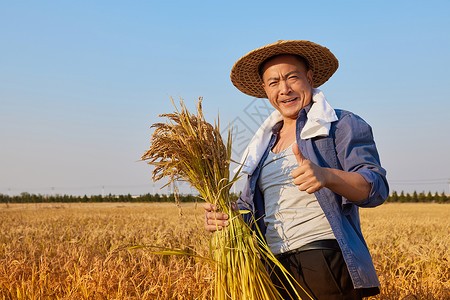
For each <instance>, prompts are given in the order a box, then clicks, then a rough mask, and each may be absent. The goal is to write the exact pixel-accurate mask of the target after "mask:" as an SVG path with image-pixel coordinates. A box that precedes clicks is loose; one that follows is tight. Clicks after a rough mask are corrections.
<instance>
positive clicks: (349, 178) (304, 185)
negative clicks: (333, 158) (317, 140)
mask: <svg viewBox="0 0 450 300" xmlns="http://www.w3.org/2000/svg"><path fill="white" fill-rule="evenodd" d="M292 151H293V152H294V155H295V158H296V159H297V163H298V167H297V168H296V169H294V171H292V173H291V176H292V177H293V178H294V184H295V185H297V186H298V189H299V190H300V191H305V192H307V193H308V194H312V193H314V192H317V191H318V190H320V189H321V188H323V187H326V188H328V189H330V190H332V191H333V192H335V193H336V194H339V195H341V196H342V197H344V198H346V199H348V200H350V201H353V202H358V201H362V200H364V199H366V198H367V197H369V193H370V190H371V185H370V184H369V183H368V182H367V181H366V180H365V179H364V177H363V176H362V175H361V174H359V173H356V172H346V171H342V170H338V169H332V168H323V167H320V166H318V165H316V164H313V163H312V162H311V161H309V160H308V159H306V158H304V157H303V154H302V153H301V152H300V149H298V145H297V143H294V145H293V146H292Z"/></svg>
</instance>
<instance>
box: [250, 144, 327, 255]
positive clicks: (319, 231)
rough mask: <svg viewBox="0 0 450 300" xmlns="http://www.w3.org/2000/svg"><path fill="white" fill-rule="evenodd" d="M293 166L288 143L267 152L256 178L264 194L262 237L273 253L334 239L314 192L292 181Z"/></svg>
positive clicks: (293, 162) (294, 160)
mask: <svg viewBox="0 0 450 300" xmlns="http://www.w3.org/2000/svg"><path fill="white" fill-rule="evenodd" d="M297 167H298V164H297V160H296V159H295V156H294V153H293V152H292V147H291V146H290V147H288V148H287V149H286V150H284V151H282V152H280V153H277V154H275V153H272V152H270V153H269V155H268V156H267V158H266V160H265V161H264V164H263V167H262V169H261V174H260V176H259V179H258V185H259V188H260V189H261V191H262V193H263V194H264V204H265V210H266V214H265V217H264V222H265V224H266V226H267V231H266V240H267V243H268V246H269V248H270V250H271V251H272V252H273V253H274V254H280V253H283V252H287V251H290V250H294V249H297V248H299V247H301V246H303V245H305V244H308V243H310V242H313V241H317V240H324V239H335V237H334V234H333V231H332V230H331V227H330V224H329V223H328V220H327V219H326V217H325V214H324V212H323V210H322V208H321V207H320V205H319V202H318V201H317V199H316V197H315V195H314V194H308V193H307V192H302V191H300V190H299V189H298V187H297V186H296V185H295V184H294V183H293V182H292V181H293V178H292V176H291V175H290V174H291V172H292V171H293V170H294V169H295V168H297Z"/></svg>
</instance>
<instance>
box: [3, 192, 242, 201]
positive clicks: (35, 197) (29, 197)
mask: <svg viewBox="0 0 450 300" xmlns="http://www.w3.org/2000/svg"><path fill="white" fill-rule="evenodd" d="M231 197H232V199H237V198H238V197H239V195H237V194H231ZM178 198H179V201H180V202H196V201H203V200H201V199H200V198H199V196H196V195H178ZM52 202H55V203H56V202H58V203H59V202H63V203H71V202H72V203H75V202H175V195H174V194H171V195H159V194H154V195H152V194H145V195H139V196H132V195H131V194H128V195H111V194H109V195H106V196H102V195H92V196H86V195H84V196H71V195H41V194H29V193H21V194H20V195H16V196H9V195H4V194H1V193H0V203H52Z"/></svg>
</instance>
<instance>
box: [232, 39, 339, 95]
mask: <svg viewBox="0 0 450 300" xmlns="http://www.w3.org/2000/svg"><path fill="white" fill-rule="evenodd" d="M280 54H296V55H300V56H302V57H304V58H305V59H306V60H307V61H308V65H309V68H310V69H311V70H312V71H313V72H314V76H313V87H319V86H321V85H322V84H324V83H325V82H326V81H327V80H328V79H329V78H330V77H331V75H333V74H334V72H336V70H337V68H338V66H339V62H338V60H337V59H336V57H335V56H334V55H333V53H331V51H330V50H328V49H327V48H325V47H322V46H320V45H318V44H315V43H313V42H309V41H298V40H294V41H282V40H280V41H278V42H275V43H273V44H269V45H266V46H263V47H261V48H258V49H255V50H253V51H250V52H249V53H247V54H246V55H244V56H243V57H241V58H240V59H239V60H238V61H237V62H236V63H235V64H234V66H233V68H232V69H231V76H230V77H231V82H232V83H233V84H234V86H235V87H237V88H238V89H239V90H240V91H241V92H243V93H244V94H247V95H250V96H253V97H257V98H267V95H266V92H265V91H264V88H263V81H262V80H261V77H260V76H259V67H260V65H261V64H262V63H263V62H264V61H265V60H266V59H268V58H270V57H272V56H275V55H280Z"/></svg>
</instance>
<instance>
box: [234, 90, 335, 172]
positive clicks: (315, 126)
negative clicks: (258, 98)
mask: <svg viewBox="0 0 450 300" xmlns="http://www.w3.org/2000/svg"><path fill="white" fill-rule="evenodd" d="M312 102H313V104H312V106H311V109H310V110H309V112H308V115H307V116H308V120H307V121H306V124H305V126H304V127H303V129H302V132H301V133H300V138H301V139H310V138H313V137H316V136H328V133H329V131H330V127H331V122H334V121H336V120H337V116H336V113H335V111H334V109H333V108H332V107H331V106H330V105H329V104H328V102H327V100H326V99H325V96H324V94H323V93H322V91H321V90H319V89H313V96H312ZM281 120H282V116H281V114H280V113H279V112H278V111H277V110H275V111H274V112H273V113H272V114H271V115H270V116H269V117H268V118H267V119H266V120H265V121H264V122H263V123H262V124H261V126H260V127H259V129H258V130H257V131H256V133H255V135H254V136H253V138H252V139H251V141H250V143H249V144H248V146H247V149H246V150H245V151H244V155H243V156H242V158H241V164H243V167H242V170H241V172H243V173H246V174H252V173H253V171H255V169H256V167H257V165H258V163H259V161H260V159H261V158H262V156H263V154H264V152H265V151H266V148H267V146H268V145H269V141H270V137H271V136H272V127H273V126H274V125H275V124H276V123H278V122H279V121H281ZM239 167H240V166H238V167H237V168H236V169H235V170H234V171H235V172H237V170H238V169H239Z"/></svg>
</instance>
